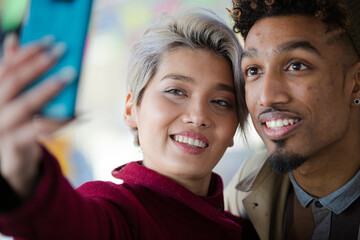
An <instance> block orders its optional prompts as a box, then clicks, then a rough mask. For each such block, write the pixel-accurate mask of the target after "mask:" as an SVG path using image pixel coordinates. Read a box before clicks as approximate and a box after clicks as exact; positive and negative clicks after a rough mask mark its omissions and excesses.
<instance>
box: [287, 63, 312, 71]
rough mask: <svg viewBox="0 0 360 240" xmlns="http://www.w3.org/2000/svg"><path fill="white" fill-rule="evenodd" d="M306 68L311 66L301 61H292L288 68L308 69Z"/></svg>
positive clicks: (290, 69)
mask: <svg viewBox="0 0 360 240" xmlns="http://www.w3.org/2000/svg"><path fill="white" fill-rule="evenodd" d="M306 69H309V67H308V66H306V65H305V64H303V63H301V62H294V63H291V64H290V65H289V67H288V68H287V70H289V71H302V70H306Z"/></svg>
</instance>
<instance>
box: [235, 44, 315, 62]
mask: <svg viewBox="0 0 360 240" xmlns="http://www.w3.org/2000/svg"><path fill="white" fill-rule="evenodd" d="M295 49H303V50H306V51H310V52H313V53H315V54H317V55H319V56H321V53H320V52H319V50H318V49H317V48H316V47H315V46H314V45H312V44H311V43H310V42H308V41H291V42H286V43H283V44H281V45H279V46H278V47H277V48H276V51H275V52H289V51H293V50H295ZM257 56H258V50H257V49H256V48H249V49H248V50H246V51H244V52H243V53H242V54H241V58H242V59H243V58H247V57H257Z"/></svg>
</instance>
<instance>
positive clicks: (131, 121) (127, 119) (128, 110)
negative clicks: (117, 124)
mask: <svg viewBox="0 0 360 240" xmlns="http://www.w3.org/2000/svg"><path fill="white" fill-rule="evenodd" d="M135 107H136V105H135V103H134V99H133V95H132V92H128V93H127V94H126V100H125V113H124V123H125V124H126V125H127V126H128V127H131V128H136V127H137V123H136V111H135Z"/></svg>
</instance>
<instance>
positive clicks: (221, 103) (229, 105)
mask: <svg viewBox="0 0 360 240" xmlns="http://www.w3.org/2000/svg"><path fill="white" fill-rule="evenodd" d="M211 102H213V103H216V104H218V105H219V106H221V107H226V108H229V109H230V108H232V107H233V105H232V104H231V103H229V102H228V101H225V100H220V99H217V100H212V101H211Z"/></svg>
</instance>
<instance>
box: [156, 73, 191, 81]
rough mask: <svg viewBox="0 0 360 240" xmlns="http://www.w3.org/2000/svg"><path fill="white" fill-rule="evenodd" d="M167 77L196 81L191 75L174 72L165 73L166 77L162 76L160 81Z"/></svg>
mask: <svg viewBox="0 0 360 240" xmlns="http://www.w3.org/2000/svg"><path fill="white" fill-rule="evenodd" d="M165 79H174V80H180V81H191V82H193V81H194V79H192V78H191V77H187V76H184V75H180V74H174V73H169V74H167V75H165V76H164V77H162V78H161V80H160V81H163V80H165Z"/></svg>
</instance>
